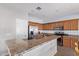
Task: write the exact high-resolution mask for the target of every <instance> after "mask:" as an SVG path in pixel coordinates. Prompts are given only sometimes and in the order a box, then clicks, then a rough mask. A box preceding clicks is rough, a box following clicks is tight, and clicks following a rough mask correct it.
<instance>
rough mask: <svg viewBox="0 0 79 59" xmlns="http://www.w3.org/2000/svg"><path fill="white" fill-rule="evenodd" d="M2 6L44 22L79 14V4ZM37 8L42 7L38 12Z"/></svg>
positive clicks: (18, 4)
mask: <svg viewBox="0 0 79 59" xmlns="http://www.w3.org/2000/svg"><path fill="white" fill-rule="evenodd" d="M0 6H4V7H5V8H8V9H11V10H13V11H15V12H19V13H23V14H25V13H28V15H29V16H33V17H38V18H40V19H44V20H48V19H55V18H58V17H63V16H68V15H74V14H79V4H78V3H16V4H13V3H12V4H11V3H9V4H0ZM36 7H41V8H42V9H41V10H36Z"/></svg>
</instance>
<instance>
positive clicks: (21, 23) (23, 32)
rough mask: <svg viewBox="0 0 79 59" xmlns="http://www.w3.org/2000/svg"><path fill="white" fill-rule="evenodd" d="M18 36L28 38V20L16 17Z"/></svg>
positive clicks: (18, 37)
mask: <svg viewBox="0 0 79 59" xmlns="http://www.w3.org/2000/svg"><path fill="white" fill-rule="evenodd" d="M16 38H17V39H27V38H28V20H23V19H16Z"/></svg>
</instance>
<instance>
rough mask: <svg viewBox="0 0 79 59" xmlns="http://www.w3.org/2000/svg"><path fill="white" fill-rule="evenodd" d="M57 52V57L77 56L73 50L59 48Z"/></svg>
mask: <svg viewBox="0 0 79 59" xmlns="http://www.w3.org/2000/svg"><path fill="white" fill-rule="evenodd" d="M57 50H58V52H57V53H56V55H55V56H75V52H74V50H73V49H72V48H66V47H61V46H58V48H57Z"/></svg>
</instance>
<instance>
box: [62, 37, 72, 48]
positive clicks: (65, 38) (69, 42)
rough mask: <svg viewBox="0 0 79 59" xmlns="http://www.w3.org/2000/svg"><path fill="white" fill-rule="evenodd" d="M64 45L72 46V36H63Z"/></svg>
mask: <svg viewBox="0 0 79 59" xmlns="http://www.w3.org/2000/svg"><path fill="white" fill-rule="evenodd" d="M63 46H64V47H68V48H71V39H70V37H64V38H63Z"/></svg>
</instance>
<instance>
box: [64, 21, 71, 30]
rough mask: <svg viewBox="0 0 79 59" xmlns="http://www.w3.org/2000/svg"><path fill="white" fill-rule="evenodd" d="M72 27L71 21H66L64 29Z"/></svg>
mask: <svg viewBox="0 0 79 59" xmlns="http://www.w3.org/2000/svg"><path fill="white" fill-rule="evenodd" d="M70 29H71V24H70V21H69V20H68V21H64V30H70Z"/></svg>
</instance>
